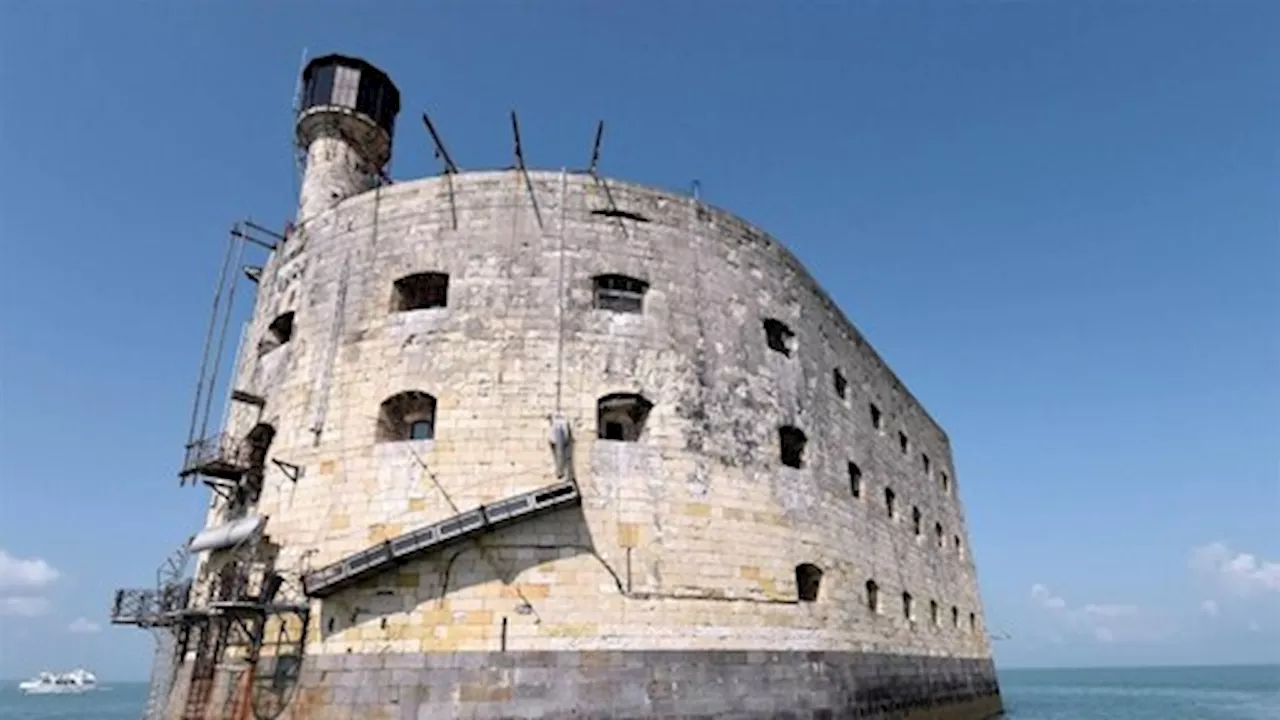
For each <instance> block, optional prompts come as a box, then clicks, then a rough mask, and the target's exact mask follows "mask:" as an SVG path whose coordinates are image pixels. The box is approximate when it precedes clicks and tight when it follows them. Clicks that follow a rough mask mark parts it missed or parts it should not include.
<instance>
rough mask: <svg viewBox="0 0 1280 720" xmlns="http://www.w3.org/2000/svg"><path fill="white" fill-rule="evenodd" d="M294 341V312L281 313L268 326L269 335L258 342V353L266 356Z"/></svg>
mask: <svg viewBox="0 0 1280 720" xmlns="http://www.w3.org/2000/svg"><path fill="white" fill-rule="evenodd" d="M292 339H293V311H289V312H287V313H281V314H280V315H277V316H276V319H275V320H272V321H271V324H270V325H268V326H267V333H266V335H264V336H263V337H262V340H261V341H259V342H258V353H259V354H265V353H269V352H271V351H272V350H275V349H276V348H278V347H280V346H281V345H284V344H285V343H287V342H289V341H290V340H292Z"/></svg>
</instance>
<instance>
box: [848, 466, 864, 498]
mask: <svg viewBox="0 0 1280 720" xmlns="http://www.w3.org/2000/svg"><path fill="white" fill-rule="evenodd" d="M849 492H851V493H853V496H854V497H856V498H860V497H862V468H860V467H858V463H855V462H851V463H849Z"/></svg>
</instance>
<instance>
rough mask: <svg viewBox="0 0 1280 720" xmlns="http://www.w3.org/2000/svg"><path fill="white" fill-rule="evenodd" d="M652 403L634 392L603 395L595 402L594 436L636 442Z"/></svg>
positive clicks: (647, 417) (642, 431) (641, 432)
mask: <svg viewBox="0 0 1280 720" xmlns="http://www.w3.org/2000/svg"><path fill="white" fill-rule="evenodd" d="M652 409H653V403H651V402H649V401H648V400H647V399H645V397H644V396H643V395H639V394H636V393H614V394H612V395H605V396H604V397H602V398H600V400H599V402H597V403H596V437H598V438H600V439H601V440H621V441H623V442H638V441H639V440H640V436H641V435H642V434H643V433H644V426H645V421H646V420H648V419H649V411H650V410H652Z"/></svg>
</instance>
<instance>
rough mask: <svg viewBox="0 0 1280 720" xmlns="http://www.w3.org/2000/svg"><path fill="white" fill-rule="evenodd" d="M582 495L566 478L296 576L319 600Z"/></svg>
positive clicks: (578, 499) (574, 502)
mask: <svg viewBox="0 0 1280 720" xmlns="http://www.w3.org/2000/svg"><path fill="white" fill-rule="evenodd" d="M581 501H582V495H581V494H580V493H579V492H578V485H577V483H575V482H573V481H572V480H567V481H565V482H560V483H556V484H555V485H548V486H547V487H544V488H541V489H539V490H534V491H532V492H527V493H523V494H520V495H516V496H514V497H509V498H506V499H505V500H499V501H498V502H495V503H492V504H490V505H481V506H480V507H478V508H475V509H474V510H468V511H466V512H463V513H459V514H457V515H454V516H453V517H450V518H446V519H444V520H441V521H440V522H437V523H433V524H431V525H427V526H426V527H423V528H419V529H417V530H412V531H410V532H407V533H405V534H403V535H398V536H396V537H394V538H391V539H390V540H387V541H385V542H382V543H379V544H377V545H374V546H373V547H371V548H368V549H366V550H361V551H360V552H358V553H354V554H352V555H348V556H347V557H345V558H343V559H341V560H339V561H338V562H335V563H333V564H331V565H326V566H324V567H322V568H320V569H318V570H315V571H314V572H310V573H307V574H306V575H304V576H303V578H302V588H303V592H305V593H306V595H307V596H308V597H317V598H324V597H329V596H330V595H332V594H334V593H336V592H338V591H339V590H341V589H342V588H344V587H348V586H350V585H354V584H355V583H357V582H359V581H361V580H364V579H366V578H369V577H372V576H374V575H377V574H380V573H382V572H385V571H387V570H389V569H390V568H392V567H395V566H396V565H399V564H401V563H404V562H406V561H408V560H410V559H413V558H415V557H417V556H419V555H423V554H425V553H427V552H430V551H433V550H439V549H440V548H443V547H446V546H448V545H452V544H454V543H457V542H461V541H463V540H466V539H469V538H472V537H475V536H477V535H480V534H482V533H487V532H491V531H493V530H495V529H497V528H499V527H501V526H503V525H507V524H509V523H512V522H515V521H517V520H525V519H529V518H532V517H534V516H537V515H541V514H543V513H546V512H549V511H551V510H555V509H557V508H562V507H569V506H573V505H578V504H579V503H580V502H581Z"/></svg>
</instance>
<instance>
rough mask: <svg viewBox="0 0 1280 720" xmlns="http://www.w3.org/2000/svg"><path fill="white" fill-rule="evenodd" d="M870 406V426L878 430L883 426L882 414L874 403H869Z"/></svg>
mask: <svg viewBox="0 0 1280 720" xmlns="http://www.w3.org/2000/svg"><path fill="white" fill-rule="evenodd" d="M870 408H871V427H873V428H875V429H877V430H880V429H881V428H883V427H884V416H883V415H881V414H880V408H878V407H876V406H875V403H872V404H871V405H870Z"/></svg>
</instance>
